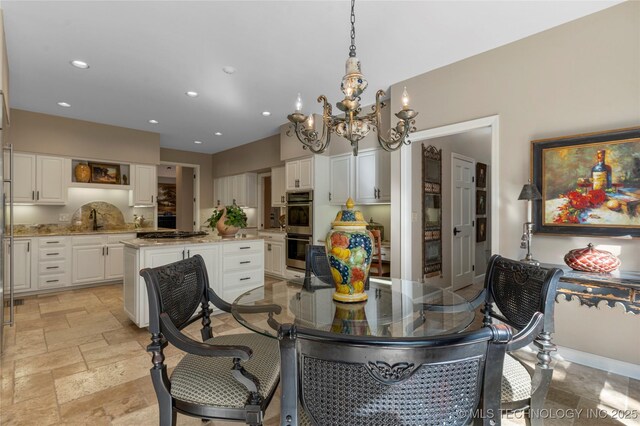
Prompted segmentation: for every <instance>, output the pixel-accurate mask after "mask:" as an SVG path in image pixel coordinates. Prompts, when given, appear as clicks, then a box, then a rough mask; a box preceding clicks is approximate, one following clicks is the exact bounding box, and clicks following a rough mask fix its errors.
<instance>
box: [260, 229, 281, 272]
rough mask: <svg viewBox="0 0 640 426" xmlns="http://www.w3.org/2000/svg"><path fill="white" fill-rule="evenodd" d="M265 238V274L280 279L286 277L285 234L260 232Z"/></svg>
mask: <svg viewBox="0 0 640 426" xmlns="http://www.w3.org/2000/svg"><path fill="white" fill-rule="evenodd" d="M258 236H259V237H261V238H264V273H265V274H268V275H273V276H275V277H278V278H284V277H285V268H286V266H285V257H284V256H285V254H284V234H281V233H275V232H258Z"/></svg>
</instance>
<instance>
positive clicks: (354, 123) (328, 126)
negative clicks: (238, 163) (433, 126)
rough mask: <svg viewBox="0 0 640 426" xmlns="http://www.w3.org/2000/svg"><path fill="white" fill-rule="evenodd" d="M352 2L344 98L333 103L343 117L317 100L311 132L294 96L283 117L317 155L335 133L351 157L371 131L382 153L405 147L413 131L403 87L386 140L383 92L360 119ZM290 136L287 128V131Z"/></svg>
mask: <svg viewBox="0 0 640 426" xmlns="http://www.w3.org/2000/svg"><path fill="white" fill-rule="evenodd" d="M354 8H355V0H351V45H350V46H349V58H348V59H347V63H346V66H345V68H346V74H345V76H344V77H343V78H342V83H341V84H340V89H341V90H342V93H344V95H345V96H344V99H343V100H342V101H340V102H338V103H337V104H336V106H337V107H338V109H339V110H340V111H342V112H343V113H344V114H340V115H339V116H335V115H332V111H331V104H329V103H328V102H327V98H326V96H324V95H320V96H319V97H318V102H319V103H322V104H323V107H322V110H323V112H322V131H321V132H318V131H317V130H315V126H314V122H313V114H309V115H308V116H306V115H305V114H303V113H302V98H301V97H300V94H298V98H297V100H296V111H295V112H294V113H293V114H290V115H289V116H287V118H288V119H289V121H291V123H293V130H294V131H295V134H296V136H297V137H298V140H300V142H302V144H303V145H304V148H305V149H307V148H308V149H309V150H310V151H311V152H313V153H316V154H319V153H322V152H324V151H325V150H326V149H327V148H328V147H329V143H330V142H331V134H332V133H334V132H335V133H336V134H337V135H338V136H342V137H343V138H345V139H347V140H348V141H349V142H350V143H351V147H352V148H353V155H358V142H359V141H360V140H361V139H362V138H364V137H365V136H367V135H368V134H369V132H370V131H371V130H374V131H375V132H376V133H377V134H378V143H379V144H380V146H381V147H382V148H383V149H384V150H386V151H395V150H397V149H398V148H400V147H401V146H402V145H403V144H404V145H409V144H410V143H411V141H410V140H409V139H408V135H409V132H413V131H415V130H416V129H415V127H414V125H415V120H414V118H415V117H416V115H418V113H417V112H415V111H414V110H412V109H411V108H409V95H408V93H407V88H406V87H405V88H404V91H403V93H402V109H401V110H400V111H399V112H397V113H396V114H395V115H396V117H398V118H399V119H400V121H398V123H397V124H396V126H395V127H393V128H391V129H389V131H388V137H387V138H385V137H384V136H383V135H382V129H381V124H382V108H384V107H385V106H386V104H385V103H384V102H383V101H382V98H383V97H384V96H385V93H384V91H383V90H378V91H377V92H376V103H375V105H374V106H372V107H371V109H372V110H373V111H372V112H371V113H369V114H366V115H362V116H360V115H359V114H360V112H361V107H360V95H361V94H362V92H364V90H365V89H366V88H367V84H368V83H367V80H365V79H364V76H363V75H362V71H361V69H360V61H359V60H358V58H357V57H356V29H355V22H356V18H355V12H354ZM287 135H289V136H291V129H289V131H287Z"/></svg>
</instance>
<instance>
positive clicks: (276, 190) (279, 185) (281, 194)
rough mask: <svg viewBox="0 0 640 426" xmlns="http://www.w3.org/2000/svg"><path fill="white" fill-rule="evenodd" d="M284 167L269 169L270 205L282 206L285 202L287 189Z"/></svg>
mask: <svg viewBox="0 0 640 426" xmlns="http://www.w3.org/2000/svg"><path fill="white" fill-rule="evenodd" d="M285 179H286V178H285V171H284V167H273V168H272V169H271V206H272V207H284V206H285V205H286V203H287V189H286V182H285Z"/></svg>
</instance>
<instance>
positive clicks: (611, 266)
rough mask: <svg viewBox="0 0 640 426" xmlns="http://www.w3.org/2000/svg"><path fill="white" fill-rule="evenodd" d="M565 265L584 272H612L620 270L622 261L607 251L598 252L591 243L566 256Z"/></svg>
mask: <svg viewBox="0 0 640 426" xmlns="http://www.w3.org/2000/svg"><path fill="white" fill-rule="evenodd" d="M564 263H566V264H567V265H569V267H570V268H571V269H575V270H576V271H584V272H611V271H615V270H616V269H618V267H619V266H620V259H618V258H617V257H616V256H615V255H614V254H613V253H611V252H608V251H606V250H598V249H596V248H594V247H593V244H591V243H589V245H588V246H587V247H586V248H581V249H574V250H571V251H570V252H569V253H567V254H565V255H564Z"/></svg>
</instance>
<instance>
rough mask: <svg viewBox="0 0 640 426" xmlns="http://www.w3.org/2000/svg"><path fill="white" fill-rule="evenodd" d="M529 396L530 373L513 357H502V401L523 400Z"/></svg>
mask: <svg viewBox="0 0 640 426" xmlns="http://www.w3.org/2000/svg"><path fill="white" fill-rule="evenodd" d="M530 397H531V375H530V374H529V371H527V369H526V368H525V367H524V365H522V364H521V363H520V361H518V360H517V359H515V358H514V357H512V356H511V355H509V354H507V355H505V357H504V367H503V369H502V398H501V400H502V402H514V401H523V400H526V399H529V398H530Z"/></svg>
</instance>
